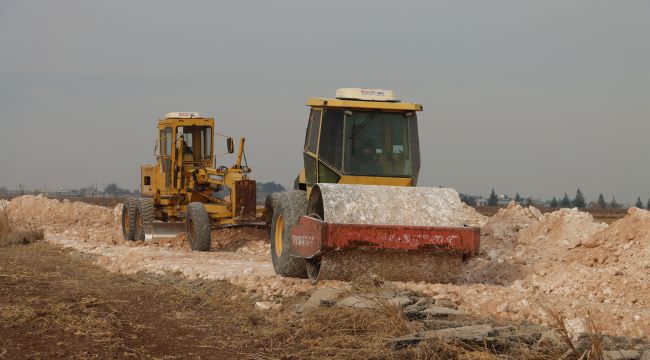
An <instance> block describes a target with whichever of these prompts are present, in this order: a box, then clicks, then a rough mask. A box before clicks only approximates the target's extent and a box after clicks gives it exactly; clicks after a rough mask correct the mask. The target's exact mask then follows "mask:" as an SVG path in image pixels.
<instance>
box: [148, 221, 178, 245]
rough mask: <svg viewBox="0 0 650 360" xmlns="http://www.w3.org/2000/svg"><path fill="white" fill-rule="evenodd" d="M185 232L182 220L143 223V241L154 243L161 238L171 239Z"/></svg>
mask: <svg viewBox="0 0 650 360" xmlns="http://www.w3.org/2000/svg"><path fill="white" fill-rule="evenodd" d="M184 233H185V223H183V222H163V221H154V222H150V223H145V224H144V241H151V242H154V243H157V242H160V240H163V239H173V238H175V237H178V236H179V235H181V234H184Z"/></svg>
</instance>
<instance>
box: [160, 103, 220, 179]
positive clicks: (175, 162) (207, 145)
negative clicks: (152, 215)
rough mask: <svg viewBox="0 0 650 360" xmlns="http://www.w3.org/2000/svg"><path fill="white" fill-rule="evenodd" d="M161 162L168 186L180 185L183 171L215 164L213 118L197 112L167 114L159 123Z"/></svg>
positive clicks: (161, 169)
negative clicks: (179, 181)
mask: <svg viewBox="0 0 650 360" xmlns="http://www.w3.org/2000/svg"><path fill="white" fill-rule="evenodd" d="M158 131H159V138H158V140H159V144H158V148H159V149H160V150H159V155H158V158H159V164H160V171H161V172H162V173H164V174H165V186H166V187H174V188H176V187H178V185H179V183H178V181H177V180H178V178H179V177H180V176H179V175H180V172H191V171H192V170H194V169H196V168H197V167H205V166H210V165H212V161H213V158H214V157H213V136H214V119H213V118H203V117H201V115H200V114H199V113H197V112H172V113H167V114H166V115H165V117H164V118H163V119H160V121H159V122H158Z"/></svg>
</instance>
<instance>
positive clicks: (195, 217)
mask: <svg viewBox="0 0 650 360" xmlns="http://www.w3.org/2000/svg"><path fill="white" fill-rule="evenodd" d="M185 231H186V232H187V240H188V241H189V242H190V248H191V249H192V250H196V251H209V250H210V244H212V237H211V235H210V217H209V216H208V212H207V211H205V208H204V207H203V204H202V203H199V202H193V203H190V204H189V205H187V216H186V217H185Z"/></svg>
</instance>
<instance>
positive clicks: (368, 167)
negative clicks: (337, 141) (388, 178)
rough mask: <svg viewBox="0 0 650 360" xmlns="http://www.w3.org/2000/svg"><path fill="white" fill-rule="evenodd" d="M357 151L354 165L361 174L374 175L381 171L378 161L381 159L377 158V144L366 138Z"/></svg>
mask: <svg viewBox="0 0 650 360" xmlns="http://www.w3.org/2000/svg"><path fill="white" fill-rule="evenodd" d="M356 150H357V151H356V152H355V154H354V160H355V161H354V163H355V165H356V166H355V168H356V169H357V171H359V172H360V173H361V174H367V175H370V174H374V173H377V172H378V171H381V168H380V167H379V164H378V163H377V161H378V160H379V157H378V156H377V147H376V146H375V143H374V142H373V141H372V139H370V138H365V139H363V140H362V141H361V146H359V147H357V149H356Z"/></svg>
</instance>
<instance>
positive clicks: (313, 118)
mask: <svg viewBox="0 0 650 360" xmlns="http://www.w3.org/2000/svg"><path fill="white" fill-rule="evenodd" d="M320 118H321V110H312V111H311V115H310V116H309V128H308V129H307V138H306V141H307V142H306V143H305V149H306V150H308V151H311V152H312V153H314V154H316V151H317V150H318V133H319V131H320Z"/></svg>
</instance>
